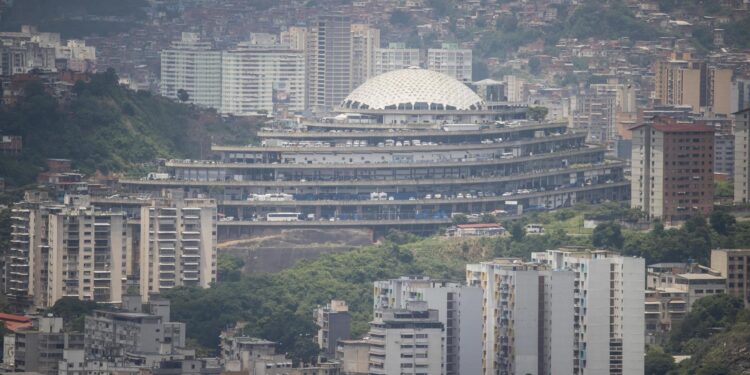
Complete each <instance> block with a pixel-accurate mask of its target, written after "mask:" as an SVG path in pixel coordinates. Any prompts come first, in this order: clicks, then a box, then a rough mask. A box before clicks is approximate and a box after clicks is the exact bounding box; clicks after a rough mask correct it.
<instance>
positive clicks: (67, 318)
mask: <svg viewBox="0 0 750 375" xmlns="http://www.w3.org/2000/svg"><path fill="white" fill-rule="evenodd" d="M101 308H104V306H101V305H98V304H97V303H96V302H94V301H82V300H79V299H78V298H75V297H63V298H61V299H60V300H58V301H57V302H55V305H54V306H52V308H51V309H50V310H49V312H50V313H52V314H53V315H54V316H57V317H61V318H63V322H64V324H65V329H66V330H68V331H76V332H83V328H84V327H83V326H84V323H85V321H86V315H90V314H91V313H92V312H93V311H94V310H96V309H101Z"/></svg>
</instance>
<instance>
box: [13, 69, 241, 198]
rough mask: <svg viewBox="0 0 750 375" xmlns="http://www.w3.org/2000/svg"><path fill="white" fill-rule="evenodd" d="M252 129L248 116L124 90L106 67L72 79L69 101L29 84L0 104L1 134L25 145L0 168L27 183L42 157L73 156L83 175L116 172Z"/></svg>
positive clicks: (192, 153)
mask: <svg viewBox="0 0 750 375" xmlns="http://www.w3.org/2000/svg"><path fill="white" fill-rule="evenodd" d="M254 131H255V127H254V126H252V124H250V123H248V122H246V121H240V120H222V119H221V118H219V117H218V116H217V115H216V114H215V113H214V112H212V111H199V110H197V109H196V108H195V107H192V106H187V105H182V104H179V103H176V102H173V101H171V100H168V99H166V98H163V97H158V96H152V95H151V94H150V93H148V92H143V91H139V92H135V91H132V90H128V89H126V88H124V87H121V86H119V85H118V78H117V75H116V74H115V73H114V71H112V70H108V71H107V72H106V73H101V74H95V75H93V76H91V80H90V82H88V83H84V82H81V81H78V82H77V83H76V84H75V86H74V88H73V97H72V98H71V99H70V101H69V102H58V100H57V99H55V98H54V97H52V96H50V95H49V94H47V93H46V92H45V91H44V88H43V87H42V85H41V84H39V83H37V82H32V83H30V84H29V85H28V86H27V87H26V89H25V97H24V98H23V99H22V100H21V101H20V103H18V105H16V106H15V107H12V108H10V109H9V110H6V111H0V133H2V134H14V135H21V136H22V137H23V144H24V150H23V154H22V155H21V156H20V157H17V158H16V157H11V156H0V170H3V171H5V173H4V176H5V179H6V183H7V184H8V185H9V186H22V185H25V184H28V183H31V182H33V181H34V179H35V178H36V175H37V174H38V173H39V172H40V171H41V170H42V169H43V168H44V165H45V159H47V158H67V159H72V160H73V164H74V167H76V168H79V169H80V170H81V171H82V172H84V173H87V174H91V173H95V172H101V173H105V174H107V173H110V172H122V171H127V170H130V169H132V168H135V167H137V165H139V164H140V163H145V162H151V161H153V160H154V159H155V158H167V157H196V158H197V157H201V156H206V157H207V156H208V154H209V151H210V143H211V140H214V141H215V142H221V143H238V142H239V143H242V144H247V143H250V142H252V141H253V140H254Z"/></svg>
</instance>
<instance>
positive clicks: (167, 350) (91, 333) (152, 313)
mask: <svg viewBox="0 0 750 375" xmlns="http://www.w3.org/2000/svg"><path fill="white" fill-rule="evenodd" d="M169 313H170V306H169V301H168V300H163V299H153V300H152V302H151V303H150V305H149V312H144V311H143V309H142V299H141V296H139V295H137V294H129V295H125V296H124V297H123V302H122V305H121V308H120V309H117V310H95V311H94V312H93V314H92V315H88V316H86V320H85V328H84V333H85V340H84V349H85V352H86V358H88V359H92V360H104V361H110V362H115V363H117V362H118V361H123V360H124V359H126V358H127V359H128V360H130V361H134V362H137V363H139V364H141V365H145V366H153V364H157V363H159V362H161V360H162V359H168V358H170V355H174V354H177V353H178V352H183V353H184V352H185V350H184V349H182V348H184V347H185V344H186V341H185V332H186V331H185V328H186V327H185V323H179V322H171V321H170V319H169Z"/></svg>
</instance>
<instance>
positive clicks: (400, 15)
mask: <svg viewBox="0 0 750 375" xmlns="http://www.w3.org/2000/svg"><path fill="white" fill-rule="evenodd" d="M388 21H389V22H390V23H391V25H395V26H409V25H410V24H411V14H409V13H408V12H405V11H403V10H400V9H396V10H394V11H393V12H392V13H391V16H390V18H389V19H388Z"/></svg>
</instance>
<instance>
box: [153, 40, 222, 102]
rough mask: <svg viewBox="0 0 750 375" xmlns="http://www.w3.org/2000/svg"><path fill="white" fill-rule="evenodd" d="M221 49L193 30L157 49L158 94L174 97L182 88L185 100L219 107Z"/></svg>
mask: <svg viewBox="0 0 750 375" xmlns="http://www.w3.org/2000/svg"><path fill="white" fill-rule="evenodd" d="M221 66H222V64H221V51H218V50H215V49H214V48H213V47H212V45H211V43H210V42H203V41H201V40H200V38H199V37H198V34H196V33H182V39H181V40H180V41H176V42H173V43H172V46H171V47H170V48H168V49H165V50H163V51H162V52H161V95H163V96H166V97H168V98H172V99H178V96H177V93H178V92H179V90H185V91H186V92H187V93H188V95H189V98H188V102H190V103H193V104H197V105H200V106H204V107H209V108H217V109H218V108H220V107H221Z"/></svg>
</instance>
